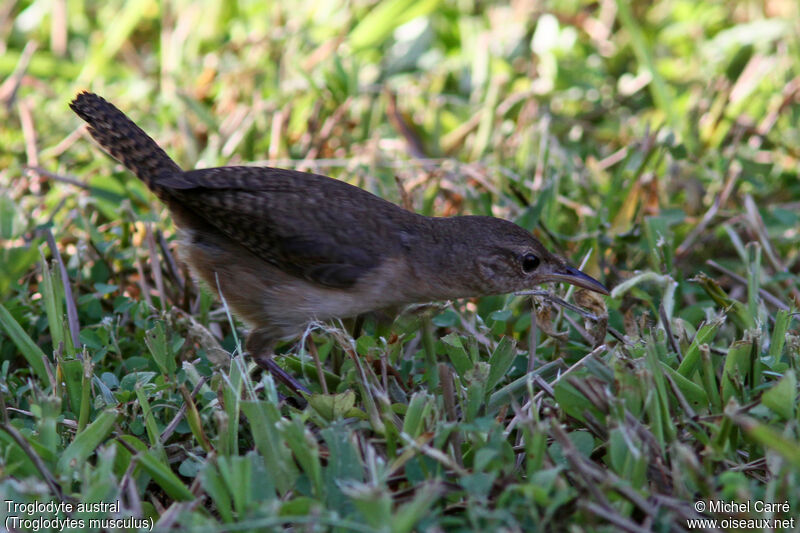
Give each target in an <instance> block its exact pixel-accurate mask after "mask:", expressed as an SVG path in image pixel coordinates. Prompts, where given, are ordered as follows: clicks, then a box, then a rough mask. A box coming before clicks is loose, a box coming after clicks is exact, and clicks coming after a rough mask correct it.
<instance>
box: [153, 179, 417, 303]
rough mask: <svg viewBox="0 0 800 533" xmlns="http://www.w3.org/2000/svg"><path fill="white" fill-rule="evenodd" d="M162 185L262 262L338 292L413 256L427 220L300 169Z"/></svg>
mask: <svg viewBox="0 0 800 533" xmlns="http://www.w3.org/2000/svg"><path fill="white" fill-rule="evenodd" d="M158 184H159V186H160V187H163V188H164V189H165V190H166V191H168V194H169V196H170V197H171V198H172V199H173V200H174V201H176V202H177V203H179V204H180V205H181V208H183V209H188V210H189V211H191V212H192V213H193V214H195V215H198V216H200V217H201V218H202V219H204V220H205V221H206V222H207V223H209V224H210V225H211V226H213V227H214V228H216V229H218V230H219V231H221V232H222V233H224V234H225V235H227V236H228V237H230V238H231V239H232V240H234V241H236V242H238V243H239V244H241V245H242V246H244V247H246V248H247V249H248V250H250V251H251V252H252V253H254V254H255V255H257V256H258V257H260V258H262V259H264V260H265V261H268V262H270V263H272V264H274V265H275V266H277V267H279V268H280V269H282V270H284V271H286V272H290V273H292V274H294V275H296V276H298V277H303V278H305V279H307V280H309V281H313V282H315V283H319V284H321V285H325V286H328V287H335V288H347V287H350V286H352V285H353V284H355V283H356V282H357V281H358V279H359V278H360V277H361V276H363V275H364V274H366V273H367V272H369V271H371V270H372V269H374V268H376V267H377V266H378V265H380V264H381V262H382V261H383V260H385V259H386V258H387V257H391V256H396V255H399V254H402V253H404V251H405V250H408V249H409V247H410V246H411V245H412V241H413V240H414V238H415V237H414V236H415V231H416V230H415V229H414V227H415V224H414V220H415V219H418V218H420V217H419V215H416V214H414V213H410V212H408V211H405V210H403V209H401V208H400V207H398V206H396V205H394V204H392V203H390V202H387V201H385V200H383V199H381V198H378V197H377V196H375V195H373V194H370V193H368V192H366V191H364V190H363V189H359V188H358V187H354V186H352V185H348V184H346V183H344V182H341V181H338V180H335V179H332V178H328V177H325V176H319V175H316V174H308V173H305V172H297V171H293V170H283V169H275V168H264V167H262V168H257V167H221V168H212V169H204V170H193V171H190V172H184V173H180V174H177V173H176V174H172V175H169V176H164V175H162V176H161V177H160V178H159V181H158Z"/></svg>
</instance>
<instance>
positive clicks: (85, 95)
mask: <svg viewBox="0 0 800 533" xmlns="http://www.w3.org/2000/svg"><path fill="white" fill-rule="evenodd" d="M69 107H70V108H72V110H73V111H75V113H77V114H78V116H79V117H81V118H82V119H83V120H85V121H86V122H87V123H88V124H89V133H91V135H92V137H94V140H95V141H97V142H98V143H99V144H100V146H102V147H103V149H104V150H106V151H107V152H108V153H110V154H111V155H112V156H113V157H114V158H115V159H116V160H118V161H119V162H120V163H122V164H123V165H125V166H126V167H128V169H129V170H130V171H131V172H133V173H134V174H136V176H137V177H138V178H139V179H140V180H142V181H143V182H144V183H145V185H147V187H148V188H150V189H151V190H152V191H153V192H155V193H156V195H158V196H162V193H163V189H162V188H161V187H159V186H158V179H159V176H167V175H174V174H176V173H181V172H183V171H182V170H181V168H180V167H179V166H178V165H177V164H176V163H175V162H174V161H173V160H172V159H170V158H169V156H168V155H167V154H166V152H164V150H162V149H161V148H160V147H159V146H158V145H157V144H156V142H155V141H154V140H153V139H151V138H150V137H149V136H148V135H147V134H146V133H145V132H144V131H142V129H141V128H140V127H139V126H137V125H136V124H134V123H133V121H132V120H131V119H129V118H128V117H127V116H125V114H124V113H123V112H122V111H120V110H119V109H117V108H116V107H114V106H113V105H112V104H110V103H108V102H106V101H105V100H104V99H103V98H101V97H99V96H97V95H96V94H94V93H90V92H82V93H80V94H79V95H78V96H76V97H75V99H74V100H73V101H72V103H70V104H69Z"/></svg>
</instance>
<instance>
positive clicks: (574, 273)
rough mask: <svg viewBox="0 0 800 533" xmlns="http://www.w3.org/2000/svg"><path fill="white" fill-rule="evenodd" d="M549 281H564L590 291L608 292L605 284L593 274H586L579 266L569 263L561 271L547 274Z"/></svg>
mask: <svg viewBox="0 0 800 533" xmlns="http://www.w3.org/2000/svg"><path fill="white" fill-rule="evenodd" d="M546 279H547V281H563V282H564V283H570V284H572V285H575V286H576V287H582V288H584V289H588V290H590V291H594V292H599V293H601V294H608V289H606V287H605V285H603V284H602V283H600V282H599V281H597V280H596V279H594V278H593V277H592V276H589V275H587V274H584V273H583V272H581V271H580V270H578V269H577V268H574V267H571V266H569V265H567V266H566V267H564V268H563V269H562V271H561V272H551V273H549V274H547V278H546Z"/></svg>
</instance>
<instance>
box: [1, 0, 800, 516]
mask: <svg viewBox="0 0 800 533" xmlns="http://www.w3.org/2000/svg"><path fill="white" fill-rule="evenodd" d="M798 35H800V13H799V12H798V6H797V3H796V2H794V1H793V0H767V1H764V2H738V3H736V2H724V1H719V2H694V1H685V0H661V1H656V2H635V3H633V5H629V4H628V3H627V2H617V3H615V2H613V1H611V0H602V1H601V2H599V3H595V2H585V1H579V0H575V1H572V2H561V3H553V4H552V5H540V4H538V3H534V2H523V1H519V2H512V3H511V6H507V5H505V4H504V3H498V4H496V5H485V3H480V2H474V1H470V0H466V1H454V0H442V1H436V0H382V1H380V2H373V1H368V0H355V1H353V2H347V3H338V2H326V1H316V2H315V1H311V0H309V1H300V2H267V3H266V5H263V4H262V3H259V2H241V3H240V4H239V5H233V4H232V3H227V2H222V1H218V0H209V1H208V2H200V1H196V0H181V1H178V2H171V3H163V4H161V3H157V2H155V1H153V0H132V1H129V2H123V1H120V0H111V1H109V2H92V1H83V2H82V1H73V0H51V1H43V0H42V1H32V2H30V1H21V2H20V1H14V0H9V1H7V2H5V3H3V4H2V5H0V83H2V85H0V101H2V103H3V105H2V106H0V190H2V194H0V242H2V250H1V251H0V253H2V257H1V258H0V301H1V302H2V307H0V361H1V362H2V363H1V365H0V376H1V377H0V403H1V404H2V405H0V407H1V408H2V420H1V421H0V422H1V423H0V451H1V453H0V499H2V500H4V501H5V502H9V501H10V502H12V503H25V502H34V501H39V502H51V501H52V502H56V503H60V502H63V503H65V504H67V503H68V504H71V505H73V506H74V509H73V510H72V512H66V511H64V509H63V508H62V509H61V510H59V511H54V510H47V509H45V510H41V509H38V510H37V509H33V510H30V509H28V511H31V512H28V513H27V515H26V513H25V512H24V511H25V510H24V509H19V508H16V507H12V506H11V505H9V504H7V503H4V504H3V508H2V510H0V515H2V518H3V519H4V524H5V525H6V527H8V525H9V523H8V522H5V520H6V518H8V517H16V518H18V519H21V518H24V517H26V516H27V517H28V518H30V519H41V518H43V517H45V518H46V517H59V518H62V519H64V518H72V519H74V520H84V521H85V524H84V525H85V528H87V529H88V528H90V526H89V523H88V520H89V519H90V518H101V517H109V516H113V517H118V518H120V517H137V518H140V519H142V518H146V519H151V520H152V521H151V522H149V523H148V525H152V523H153V522H154V523H155V525H156V526H157V527H158V528H164V529H165V528H171V527H172V528H177V527H180V528H182V529H186V528H189V527H191V528H192V530H197V531H201V530H202V531H233V530H237V531H240V530H249V531H264V530H280V529H285V528H287V527H291V526H292V525H293V526H294V527H293V529H294V530H299V531H327V530H336V531H392V532H403V531H414V530H416V531H436V530H454V531H468V530H485V531H495V530H505V531H523V530H524V531H536V530H541V531H567V530H568V531H574V532H578V531H620V530H623V531H642V530H649V529H652V530H655V531H681V530H684V529H687V528H690V524H688V522H687V520H689V519H692V518H698V517H710V518H716V519H718V520H720V522H718V523H717V524H716V526H714V525H713V524H710V523H709V524H706V527H707V528H709V529H713V528H714V527H717V528H719V529H732V528H735V527H727V526H752V527H754V528H755V529H762V526H764V524H763V523H755V522H750V523H748V522H743V523H733V522H730V520H732V519H736V520H755V519H782V520H794V519H795V518H796V517H798V515H800V427H799V426H798V424H799V422H800V410H798V409H797V401H796V399H797V391H798V383H797V381H798V376H797V373H798V368H799V367H800V326H799V325H798V317H797V314H796V312H797V308H798V306H800V246H798V241H799V240H800V179H798V174H799V172H798V169H799V168H800V41H799V40H798V37H797V36H798ZM81 89H91V90H93V91H95V92H98V93H99V94H101V95H103V96H105V97H106V98H108V99H110V100H111V101H113V102H114V103H115V104H116V105H118V106H119V107H120V108H122V109H123V110H125V111H126V112H129V114H130V115H131V116H132V117H133V118H134V119H136V120H137V121H139V123H140V124H141V125H142V127H143V128H144V129H145V130H147V131H148V132H149V133H150V134H151V135H153V136H154V137H155V138H156V139H158V140H159V142H160V143H161V144H162V145H163V146H164V147H165V148H166V150H167V151H168V152H169V153H170V154H171V155H172V156H173V157H174V158H175V159H176V160H177V161H178V162H179V163H180V164H181V165H183V166H184V167H186V168H196V167H210V166H218V165H223V164H234V163H238V162H251V161H257V162H261V163H264V164H271V165H275V166H283V167H290V168H299V169H304V170H314V171H317V172H321V173H324V174H328V175H331V176H334V177H337V178H340V179H343V180H346V181H348V182H350V183H354V184H357V185H359V186H361V187H363V188H365V189H367V190H369V191H371V192H374V193H376V194H378V195H380V196H382V197H385V198H387V199H389V200H392V201H395V202H398V203H403V202H406V203H410V205H411V206H413V208H414V209H415V210H417V211H419V212H422V213H425V214H435V215H455V214H461V213H470V214H492V215H495V216H500V217H504V218H507V219H510V220H514V221H515V222H517V223H518V224H520V225H522V226H524V227H526V228H528V229H530V230H532V231H533V232H534V233H535V234H536V235H537V236H538V237H539V238H540V239H541V240H542V241H543V242H544V243H545V244H546V245H547V246H548V247H549V248H551V249H553V250H556V251H558V252H560V253H562V254H563V255H565V256H567V257H569V258H570V259H571V260H572V261H573V262H575V263H576V264H583V265H584V269H585V270H586V271H587V272H588V273H590V274H592V275H594V276H596V277H598V278H600V279H601V280H604V281H605V282H606V283H607V284H608V285H609V286H611V287H613V288H614V290H613V292H612V295H611V297H609V298H602V299H595V298H592V297H590V296H587V295H586V294H582V293H580V292H574V291H571V290H568V288H567V287H549V288H548V289H549V290H551V291H554V292H555V294H557V295H558V296H559V297H560V298H562V299H565V300H568V301H572V302H573V303H575V304H577V305H578V306H580V309H584V313H583V314H581V313H579V312H578V311H576V310H575V309H572V308H569V307H564V306H562V305H559V304H558V302H557V301H556V300H554V299H553V298H552V297H551V296H546V295H542V294H538V295H534V296H514V295H510V296H502V297H492V298H484V299H481V300H476V301H459V302H450V303H437V304H435V305H432V306H427V307H424V308H419V309H414V310H410V311H408V312H406V313H404V314H403V315H402V316H400V317H399V318H398V319H397V320H396V321H395V322H394V324H393V325H392V326H391V328H387V327H386V326H384V325H382V324H380V323H376V321H375V320H372V319H370V318H368V319H367V320H366V321H365V323H364V325H363V327H362V328H361V329H360V330H353V329H351V328H348V327H345V326H344V325H342V324H331V325H319V326H318V327H315V328H314V329H312V330H310V331H309V333H308V335H307V336H305V337H304V338H303V339H302V341H301V342H296V343H289V344H287V345H285V346H282V347H281V349H280V351H281V352H283V353H285V356H284V357H283V358H281V359H280V362H281V364H282V365H284V366H285V367H286V368H287V369H289V370H290V371H291V372H292V373H293V374H294V375H296V376H298V378H299V379H301V380H302V381H303V383H305V384H306V385H307V386H308V387H309V388H310V389H311V390H312V391H314V392H315V393H316V394H315V395H314V396H312V397H311V399H310V401H309V405H308V406H306V407H305V408H299V407H298V406H297V405H296V404H294V403H292V402H287V401H279V398H281V397H282V395H283V394H284V393H286V391H285V390H284V389H283V388H282V387H276V386H275V385H274V384H273V382H272V380H271V378H270V377H269V376H267V375H265V374H263V373H261V372H260V371H259V370H258V369H257V368H255V367H254V365H253V364H252V362H250V361H249V360H247V359H245V358H242V357H241V356H240V355H238V354H239V353H240V352H239V351H237V342H238V340H239V339H241V337H242V335H243V333H244V332H243V330H242V329H241V328H240V327H238V325H237V324H236V322H235V319H232V318H231V317H229V316H228V314H227V313H226V310H225V309H224V308H223V307H222V306H221V305H220V304H219V303H218V301H217V300H216V299H215V298H214V296H213V295H212V294H211V293H208V292H207V291H205V290H204V289H201V288H199V287H197V286H196V285H195V284H194V283H193V282H192V281H191V279H189V278H188V277H187V273H186V271H185V269H184V268H183V267H182V266H181V265H180V264H177V263H175V262H174V259H173V257H174V242H173V240H172V239H173V236H174V227H173V226H172V223H171V220H170V219H169V216H168V215H167V213H166V212H165V211H164V209H163V207H162V206H161V205H159V204H158V202H157V201H156V200H155V198H154V197H153V196H152V195H151V194H149V193H148V192H147V191H146V189H145V188H144V187H143V185H142V184H141V183H139V182H138V181H137V180H136V179H135V178H133V177H132V176H131V175H130V174H129V173H127V172H126V171H124V170H123V169H122V168H121V167H120V166H119V165H117V164H115V163H114V162H112V161H111V160H110V159H109V158H107V157H105V156H104V155H103V154H102V153H101V152H100V151H99V150H98V149H97V148H96V146H94V145H93V144H92V143H91V142H90V141H89V140H88V137H87V136H86V135H85V133H84V132H83V130H82V129H81V123H80V121H79V119H78V118H77V117H75V116H74V115H73V114H72V113H71V112H70V111H69V109H68V107H67V103H68V102H69V100H70V99H71V98H72V97H73V96H74V95H75V93H76V92H77V91H78V90H81ZM533 310H535V312H533ZM586 311H588V312H589V313H591V314H593V315H594V316H595V318H596V319H591V318H587V317H586ZM354 334H355V336H356V338H353V335H354ZM312 347H314V348H315V349H316V352H317V354H318V355H319V357H320V359H321V361H322V365H323V367H324V372H325V376H326V379H325V388H324V389H323V386H322V383H323V381H322V380H321V379H319V377H318V374H317V371H316V367H315V364H314V360H313V357H312V356H311V355H309V354H311V353H312V352H313V350H312V349H311V348H312ZM355 353H357V354H358V355H359V356H360V357H358V358H357V359H354V358H353V357H352V356H353V354H355ZM355 361H358V362H355ZM529 369H530V370H531V371H530V372H529ZM325 391H327V394H325V393H324V392H325ZM758 501H761V502H766V503H780V504H781V507H777V508H772V509H768V510H764V508H763V506H761V507H759V506H758V505H757V503H756V502H758ZM87 502H108V503H112V504H115V505H117V504H118V505H119V507H120V508H119V509H118V510H116V509H112V510H111V511H109V510H108V509H102V508H95V509H93V508H88V509H78V507H77V506H78V504H79V503H87ZM698 502H700V503H698ZM714 502H722V503H724V504H727V507H724V508H720V507H719V505H718V504H717V506H716V507H715V506H714ZM747 502H750V506H749V508H748V509H745V508H744V507H737V508H732V507H731V504H745V503H747ZM784 503H785V506H784ZM725 519H727V520H729V522H727V523H726V522H723V520H725ZM795 522H796V520H795ZM795 522H792V523H791V524H789V523H788V522H787V523H786V524H782V523H772V524H770V526H772V527H775V526H783V525H786V526H787V527H788V528H789V529H794V528H797V527H800V525H799V524H797V523H795ZM10 524H11V525H12V526H13V525H14V522H12V523H10ZM16 524H17V527H19V529H20V530H22V529H26V528H27V529H32V528H33V527H34V526H33V524H34V523H33V522H30V523H26V524H22V523H19V522H17V523H16ZM139 525H141V524H139ZM775 529H776V530H778V529H780V527H776V528H775ZM96 530H99V529H98V528H96Z"/></svg>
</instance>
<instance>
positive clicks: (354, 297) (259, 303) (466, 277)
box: [70, 92, 608, 355]
mask: <svg viewBox="0 0 800 533" xmlns="http://www.w3.org/2000/svg"><path fill="white" fill-rule="evenodd" d="M70 107H71V108H72V110H73V111H75V113H77V114H78V115H79V116H80V117H81V118H82V119H83V120H85V121H86V122H87V123H88V124H89V133H90V134H91V135H92V137H94V139H95V140H96V141H97V142H98V143H99V144H100V146H102V147H103V148H104V149H105V150H106V151H108V152H109V153H110V154H111V155H112V156H113V157H114V158H116V159H117V160H118V161H120V162H121V163H122V164H123V165H125V166H126V167H127V168H128V169H130V170H131V172H133V173H134V174H136V176H137V177H138V178H139V179H141V180H142V181H143V182H144V183H145V184H146V185H147V186H148V187H149V188H150V190H152V191H153V192H154V193H155V194H156V196H158V197H159V198H160V199H161V201H163V202H164V203H165V204H166V205H167V207H168V208H169V210H170V212H171V213H172V214H173V215H174V220H175V224H176V226H177V227H178V229H179V231H180V240H179V249H180V252H181V255H182V258H183V260H184V261H185V262H186V263H187V264H188V265H189V266H190V267H191V269H192V270H193V272H194V274H195V275H197V276H198V277H199V278H201V279H202V280H204V281H205V282H206V283H207V284H208V286H209V287H210V288H211V289H212V290H214V291H215V292H216V290H217V288H219V290H221V292H222V295H223V296H224V297H225V299H226V300H227V302H228V304H229V305H230V307H231V309H232V310H233V311H234V312H235V313H236V314H237V315H238V316H239V317H240V318H242V319H243V320H244V321H245V322H246V323H247V324H248V325H250V326H251V327H252V328H253V330H252V332H251V333H250V335H249V336H248V338H247V342H246V348H247V350H248V351H249V352H250V353H251V354H253V355H258V354H265V353H271V351H272V349H273V348H274V343H275V342H276V341H278V340H281V339H287V338H292V337H295V336H297V335H299V334H300V333H301V332H302V331H303V329H304V328H305V326H306V325H307V324H308V323H309V322H311V321H313V320H321V321H324V320H328V319H331V318H344V317H352V316H355V315H358V314H361V313H365V312H368V311H373V310H379V309H383V308H393V307H397V306H401V305H405V304H410V303H415V302H429V301H433V300H449V299H454V298H463V297H472V296H483V295H490V294H503V293H509V292H513V291H519V290H525V289H530V288H532V287H534V286H535V285H538V284H540V283H543V282H552V281H556V282H559V281H561V282H566V283H571V284H573V285H577V286H579V287H583V288H586V289H589V290H592V291H596V292H600V293H603V294H608V290H607V289H606V288H605V287H604V286H603V285H602V284H601V283H600V282H598V281H597V280H595V279H593V278H591V277H590V276H587V275H586V274H584V273H583V272H581V271H580V270H578V269H576V268H573V267H571V266H570V265H568V264H567V262H566V261H565V260H564V259H562V258H560V257H558V256H556V255H554V254H552V253H550V252H548V251H547V249H545V247H544V246H542V244H541V243H540V242H539V241H538V240H536V239H535V238H534V237H533V235H531V234H530V233H529V232H528V231H526V230H524V229H522V228H521V227H519V226H517V225H515V224H513V223H511V222H508V221H506V220H502V219H498V218H493V217H485V216H457V217H450V218H438V217H426V216H423V215H419V214H416V213H412V212H409V211H407V210H405V209H402V208H400V207H398V206H397V205H395V204H392V203H390V202H387V201H386V200H383V199H381V198H378V197H377V196H375V195H373V194H370V193H368V192H367V191H364V190H363V189H360V188H358V187H354V186H352V185H348V184H347V183H344V182H342V181H338V180H335V179H333V178H328V177H325V176H320V175H316V174H308V173H305V172H297V171H294V170H284V169H278V168H268V167H261V168H258V167H241V166H239V167H221V168H209V169H202V170H190V171H184V170H182V169H181V168H180V167H179V166H178V165H177V164H176V163H175V162H174V161H172V159H170V158H169V156H168V155H167V154H166V153H165V152H164V150H162V149H161V148H160V147H159V146H158V145H157V144H156V143H155V141H153V139H151V138H150V137H149V136H148V135H147V134H146V133H144V131H142V130H141V129H140V128H139V127H138V126H137V125H136V124H134V123H133V121H131V120H130V119H129V118H128V117H127V116H125V115H124V114H123V113H122V112H121V111H120V110H119V109H117V108H116V107H114V106H113V105H112V104H110V103H108V102H107V101H105V100H104V99H103V98H101V97H99V96H97V95H95V94H92V93H88V92H84V93H81V94H79V95H78V96H77V97H76V98H75V100H73V102H72V103H71V104H70Z"/></svg>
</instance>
